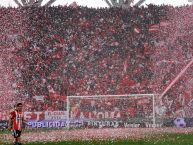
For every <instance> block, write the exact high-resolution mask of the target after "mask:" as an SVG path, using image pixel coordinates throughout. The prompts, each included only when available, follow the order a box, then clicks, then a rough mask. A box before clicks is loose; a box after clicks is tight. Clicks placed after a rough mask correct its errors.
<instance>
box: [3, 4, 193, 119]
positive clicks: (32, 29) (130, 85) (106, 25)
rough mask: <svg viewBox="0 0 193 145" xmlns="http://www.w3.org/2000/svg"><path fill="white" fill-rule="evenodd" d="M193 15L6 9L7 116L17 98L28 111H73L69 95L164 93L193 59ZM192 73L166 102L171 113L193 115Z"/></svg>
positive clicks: (162, 9)
mask: <svg viewBox="0 0 193 145" xmlns="http://www.w3.org/2000/svg"><path fill="white" fill-rule="evenodd" d="M192 12H193V8H192V7H191V6H183V7H175V8H174V7H172V6H155V5H148V7H140V8H139V7H131V8H129V9H128V10H124V9H121V8H110V9H107V8H103V9H92V8H87V7H76V8H71V7H41V8H36V7H23V8H3V7H2V8H0V21H1V25H0V31H1V33H0V51H1V52H0V72H1V73H0V102H1V106H0V112H3V111H4V112H6V111H10V109H11V108H12V107H13V104H14V103H15V102H17V101H22V102H25V110H26V111H28V112H30V111H32V112H33V111H65V110H66V105H67V102H66V98H67V96H89V95H121V94H162V93H163V91H164V90H165V89H166V88H167V86H168V85H169V84H170V83H171V82H172V81H173V82H174V79H175V78H176V77H177V76H179V75H180V73H181V72H182V70H183V68H184V67H185V66H187V64H188V63H189V62H190V61H191V60H192V50H193V49H192V48H193V39H192V35H193V27H192V26H193V13H192ZM192 68H193V67H192V64H190V65H189V67H187V68H186V69H185V71H184V72H183V74H182V73H181V75H180V77H179V78H178V79H176V81H175V82H174V83H173V85H172V86H171V87H170V88H168V91H167V92H166V93H165V94H163V96H161V98H159V99H160V101H158V102H160V104H159V105H160V106H165V107H166V112H165V114H166V115H168V116H170V117H171V116H177V115H178V114H179V113H180V114H183V116H184V117H188V116H192V113H191V111H190V110H191V109H192V107H193V106H192V105H193V104H192V91H193V79H192V78H193V74H192ZM5 110H6V111H5ZM5 114H6V113H5ZM1 116H3V113H2V115H1Z"/></svg>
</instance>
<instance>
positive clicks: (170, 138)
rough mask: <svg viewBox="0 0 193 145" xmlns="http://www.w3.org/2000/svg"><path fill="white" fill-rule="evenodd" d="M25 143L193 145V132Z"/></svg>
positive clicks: (64, 144)
mask: <svg viewBox="0 0 193 145" xmlns="http://www.w3.org/2000/svg"><path fill="white" fill-rule="evenodd" d="M2 145H3V144H2ZM25 145H193V134H168V135H156V136H152V137H151V138H145V139H140V140H106V141H99V140H95V141H63V142H58V143H53V142H48V143H46V142H39V143H38V142H37V143H26V144H25Z"/></svg>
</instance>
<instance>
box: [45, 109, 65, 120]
mask: <svg viewBox="0 0 193 145" xmlns="http://www.w3.org/2000/svg"><path fill="white" fill-rule="evenodd" d="M66 118H67V111H46V112H45V120H64V119H66Z"/></svg>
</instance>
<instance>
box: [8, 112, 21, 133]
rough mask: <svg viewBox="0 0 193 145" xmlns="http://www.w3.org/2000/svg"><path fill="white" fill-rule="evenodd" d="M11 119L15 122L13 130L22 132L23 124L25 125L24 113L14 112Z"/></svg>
mask: <svg viewBox="0 0 193 145" xmlns="http://www.w3.org/2000/svg"><path fill="white" fill-rule="evenodd" d="M10 119H12V120H13V126H12V129H13V130H20V131H21V130H22V124H23V113H22V112H18V111H16V110H15V111H12V112H11V113H10Z"/></svg>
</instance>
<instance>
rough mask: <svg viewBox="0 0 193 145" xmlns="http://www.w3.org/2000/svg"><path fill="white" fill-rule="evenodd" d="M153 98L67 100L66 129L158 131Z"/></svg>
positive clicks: (122, 96) (94, 96)
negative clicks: (142, 129) (153, 129)
mask: <svg viewBox="0 0 193 145" xmlns="http://www.w3.org/2000/svg"><path fill="white" fill-rule="evenodd" d="M155 96H157V95H156V94H128V95H93V96H68V97H67V114H68V125H67V126H68V128H139V127H148V128H150V127H156V126H157V127H161V125H160V124H159V125H157V124H156V119H155Z"/></svg>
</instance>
